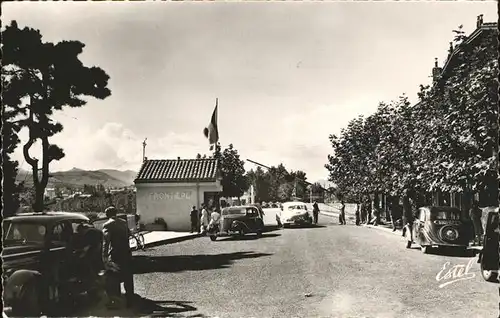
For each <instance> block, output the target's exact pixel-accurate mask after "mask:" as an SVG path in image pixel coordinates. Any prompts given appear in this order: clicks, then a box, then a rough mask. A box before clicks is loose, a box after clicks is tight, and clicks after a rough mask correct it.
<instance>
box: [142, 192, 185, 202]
mask: <svg viewBox="0 0 500 318" xmlns="http://www.w3.org/2000/svg"><path fill="white" fill-rule="evenodd" d="M191 195H192V192H191V191H181V192H155V193H150V194H149V199H150V200H153V201H161V200H189V199H191Z"/></svg>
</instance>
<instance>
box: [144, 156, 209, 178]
mask: <svg viewBox="0 0 500 318" xmlns="http://www.w3.org/2000/svg"><path fill="white" fill-rule="evenodd" d="M217 171H218V161H217V159H216V158H196V159H148V160H145V161H144V163H143V165H142V167H141V170H140V171H139V173H138V175H137V178H136V179H135V183H148V182H193V181H198V182H215V181H216V179H217Z"/></svg>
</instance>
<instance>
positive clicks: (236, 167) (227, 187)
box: [214, 143, 249, 197]
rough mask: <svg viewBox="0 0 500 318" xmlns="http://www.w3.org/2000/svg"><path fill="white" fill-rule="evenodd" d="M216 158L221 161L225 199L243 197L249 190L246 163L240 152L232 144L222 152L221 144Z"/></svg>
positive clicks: (217, 149)
mask: <svg viewBox="0 0 500 318" xmlns="http://www.w3.org/2000/svg"><path fill="white" fill-rule="evenodd" d="M214 158H216V159H218V160H219V163H220V169H221V174H222V181H221V184H222V195H223V196H224V197H241V196H242V195H243V193H245V191H247V190H248V188H249V183H248V179H247V177H246V175H245V166H244V161H243V160H241V159H240V155H239V154H238V151H237V150H236V149H235V148H234V146H233V144H230V145H229V146H228V148H226V149H224V151H222V152H221V147H220V144H218V143H217V144H216V146H215V153H214Z"/></svg>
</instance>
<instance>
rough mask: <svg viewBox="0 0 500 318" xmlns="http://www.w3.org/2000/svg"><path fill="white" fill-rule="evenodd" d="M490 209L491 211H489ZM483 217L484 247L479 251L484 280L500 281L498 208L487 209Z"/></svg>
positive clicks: (479, 261)
mask: <svg viewBox="0 0 500 318" xmlns="http://www.w3.org/2000/svg"><path fill="white" fill-rule="evenodd" d="M488 210H489V211H488ZM485 212H486V214H485V215H484V218H483V228H484V229H485V231H484V238H483V249H482V250H481V251H480V252H479V255H478V261H477V262H478V263H479V264H480V266H481V275H482V276H483V278H484V280H486V281H487V282H491V283H498V269H499V266H498V261H499V259H498V257H499V255H498V238H499V233H498V219H499V216H498V208H494V209H491V210H490V209H486V211H485Z"/></svg>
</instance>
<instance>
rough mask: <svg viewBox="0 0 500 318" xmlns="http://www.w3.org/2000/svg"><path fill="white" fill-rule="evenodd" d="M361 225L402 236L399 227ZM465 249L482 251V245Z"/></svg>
mask: <svg viewBox="0 0 500 318" xmlns="http://www.w3.org/2000/svg"><path fill="white" fill-rule="evenodd" d="M362 226H364V227H367V228H372V229H377V230H381V231H384V232H387V233H391V234H395V235H398V236H399V237H401V238H403V236H402V234H403V232H402V231H401V230H399V229H398V230H396V231H394V232H393V231H392V230H391V229H388V228H385V227H381V226H373V225H370V224H368V225H367V224H362ZM414 244H416V243H414ZM417 245H418V244H417ZM467 249H469V250H478V251H482V250H483V247H482V246H468V247H467Z"/></svg>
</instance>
